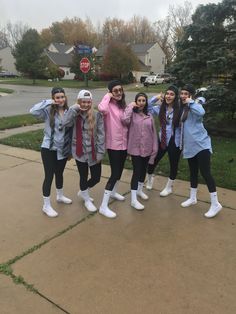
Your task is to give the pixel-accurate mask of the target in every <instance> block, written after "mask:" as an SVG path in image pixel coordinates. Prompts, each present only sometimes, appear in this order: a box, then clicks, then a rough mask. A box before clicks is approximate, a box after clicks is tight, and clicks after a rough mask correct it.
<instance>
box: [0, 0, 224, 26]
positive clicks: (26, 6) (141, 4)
mask: <svg viewBox="0 0 236 314" xmlns="http://www.w3.org/2000/svg"><path fill="white" fill-rule="evenodd" d="M189 2H191V3H192V6H193V8H194V9H195V8H196V7H197V6H198V5H199V4H207V3H219V2H221V1H217V0H215V1H214V0H189ZM176 4H180V5H183V4H184V0H175V1H173V0H172V1H171V0H115V1H112V0H84V1H82V0H0V27H3V26H4V25H5V24H6V23H7V22H8V21H10V22H12V23H16V22H22V23H23V24H27V25H28V26H29V27H31V28H36V29H37V30H38V31H40V30H42V29H43V28H47V27H49V26H51V24H52V23H53V22H56V21H62V20H63V19H64V18H66V17H68V18H73V17H80V18H81V19H83V20H84V19H85V18H86V17H89V18H90V19H91V20H92V22H93V25H96V24H97V23H98V22H101V23H102V22H103V21H104V20H105V19H106V18H107V17H111V18H113V17H116V18H120V19H122V20H129V19H130V18H132V17H133V16H134V15H138V16H141V17H147V18H148V19H149V20H150V21H151V22H154V21H156V20H158V19H161V18H164V17H165V16H166V15H167V12H168V8H169V5H176Z"/></svg>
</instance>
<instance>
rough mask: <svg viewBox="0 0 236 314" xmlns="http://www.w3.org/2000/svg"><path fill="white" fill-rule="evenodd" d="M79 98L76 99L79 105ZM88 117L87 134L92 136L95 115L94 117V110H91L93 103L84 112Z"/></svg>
mask: <svg viewBox="0 0 236 314" xmlns="http://www.w3.org/2000/svg"><path fill="white" fill-rule="evenodd" d="M80 102H81V99H77V104H79V105H80ZM86 114H87V117H88V125H89V135H90V136H92V134H93V130H94V126H95V117H94V111H93V105H91V107H90V109H89V110H87V112H86Z"/></svg>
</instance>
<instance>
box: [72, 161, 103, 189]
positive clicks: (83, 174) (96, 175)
mask: <svg viewBox="0 0 236 314" xmlns="http://www.w3.org/2000/svg"><path fill="white" fill-rule="evenodd" d="M76 165H77V168H78V171H79V175H80V190H81V191H85V190H87V189H88V188H92V187H93V186H94V185H96V184H97V183H98V182H99V181H100V179H101V172H102V164H101V162H99V163H97V164H95V165H93V166H90V167H89V166H88V163H87V162H81V161H78V160H76ZM88 168H89V170H90V179H89V180H88Z"/></svg>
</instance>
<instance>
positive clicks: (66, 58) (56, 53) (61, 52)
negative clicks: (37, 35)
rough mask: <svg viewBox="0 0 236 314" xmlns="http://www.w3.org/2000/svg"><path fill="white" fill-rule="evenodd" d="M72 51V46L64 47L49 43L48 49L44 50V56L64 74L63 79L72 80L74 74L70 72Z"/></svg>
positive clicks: (63, 45) (64, 45)
mask: <svg viewBox="0 0 236 314" xmlns="http://www.w3.org/2000/svg"><path fill="white" fill-rule="evenodd" d="M73 49H74V48H73V46H72V45H66V44H64V43H51V44H50V45H49V47H48V48H47V49H45V55H46V56H47V57H48V58H49V60H50V61H51V62H52V63H54V64H55V65H57V66H58V67H59V68H60V69H62V70H63V71H64V72H65V76H64V77H63V79H67V80H73V79H74V76H75V73H73V72H71V71H70V63H71V62H72V52H73Z"/></svg>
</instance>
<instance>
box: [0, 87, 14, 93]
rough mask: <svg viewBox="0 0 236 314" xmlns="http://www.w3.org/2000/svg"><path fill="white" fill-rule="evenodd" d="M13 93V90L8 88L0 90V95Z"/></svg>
mask: <svg viewBox="0 0 236 314" xmlns="http://www.w3.org/2000/svg"><path fill="white" fill-rule="evenodd" d="M13 92H14V90H13V89H9V88H0V93H6V94H12V93H13Z"/></svg>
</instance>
